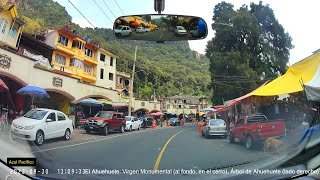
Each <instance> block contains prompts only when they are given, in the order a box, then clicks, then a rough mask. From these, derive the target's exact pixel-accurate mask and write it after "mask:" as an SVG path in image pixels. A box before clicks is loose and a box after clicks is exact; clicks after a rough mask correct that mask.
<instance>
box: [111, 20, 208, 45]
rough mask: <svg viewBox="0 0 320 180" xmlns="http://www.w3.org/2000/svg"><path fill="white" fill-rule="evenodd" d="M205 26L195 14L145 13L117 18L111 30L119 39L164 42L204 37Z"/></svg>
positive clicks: (206, 32)
mask: <svg viewBox="0 0 320 180" xmlns="http://www.w3.org/2000/svg"><path fill="white" fill-rule="evenodd" d="M207 27H208V26H207V23H206V22H205V21H204V20H203V19H202V18H200V17H196V16H183V15H168V14H147V15H131V16H121V17H119V18H117V19H116V21H115V22H114V25H113V32H114V35H115V36H116V37H117V38H119V39H128V40H144V41H157V42H164V41H182V40H196V39H204V38H206V37H207V34H208V28H207Z"/></svg>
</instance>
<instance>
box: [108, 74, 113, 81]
mask: <svg viewBox="0 0 320 180" xmlns="http://www.w3.org/2000/svg"><path fill="white" fill-rule="evenodd" d="M109 80H110V81H113V74H112V73H109Z"/></svg>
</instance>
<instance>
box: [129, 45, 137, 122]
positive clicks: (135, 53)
mask: <svg viewBox="0 0 320 180" xmlns="http://www.w3.org/2000/svg"><path fill="white" fill-rule="evenodd" d="M136 59H137V45H136V49H135V51H134V60H133V68H132V76H131V81H130V96H129V106H128V115H129V116H131V107H132V105H131V103H132V99H133V81H134V72H135V70H136Z"/></svg>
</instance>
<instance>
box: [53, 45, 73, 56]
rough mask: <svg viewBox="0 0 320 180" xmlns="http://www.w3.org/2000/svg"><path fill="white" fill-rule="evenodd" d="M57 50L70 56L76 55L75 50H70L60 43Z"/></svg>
mask: <svg viewBox="0 0 320 180" xmlns="http://www.w3.org/2000/svg"><path fill="white" fill-rule="evenodd" d="M56 49H57V50H59V51H62V52H64V53H67V54H69V55H75V53H74V50H73V48H69V47H67V46H64V45H62V44H59V43H57V44H56Z"/></svg>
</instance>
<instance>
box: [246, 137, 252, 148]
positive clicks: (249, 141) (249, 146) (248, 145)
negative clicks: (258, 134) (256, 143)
mask: <svg viewBox="0 0 320 180" xmlns="http://www.w3.org/2000/svg"><path fill="white" fill-rule="evenodd" d="M252 146H253V141H252V137H251V136H250V135H248V136H247V137H246V148H247V149H252Z"/></svg>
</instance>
